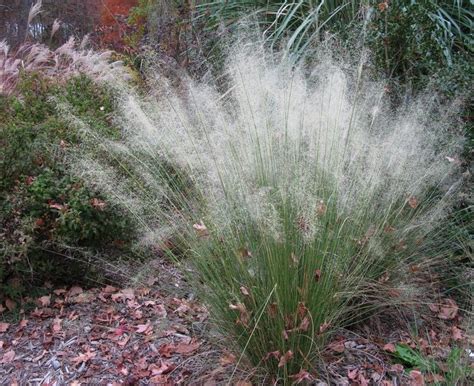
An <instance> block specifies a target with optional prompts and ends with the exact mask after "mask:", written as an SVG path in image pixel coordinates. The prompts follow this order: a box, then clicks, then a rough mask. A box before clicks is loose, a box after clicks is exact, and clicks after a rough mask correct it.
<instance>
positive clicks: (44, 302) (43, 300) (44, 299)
mask: <svg viewBox="0 0 474 386" xmlns="http://www.w3.org/2000/svg"><path fill="white" fill-rule="evenodd" d="M36 304H37V305H38V306H39V307H48V306H49V305H50V304H51V295H48V296H41V297H40V298H38V299H37V300H36Z"/></svg>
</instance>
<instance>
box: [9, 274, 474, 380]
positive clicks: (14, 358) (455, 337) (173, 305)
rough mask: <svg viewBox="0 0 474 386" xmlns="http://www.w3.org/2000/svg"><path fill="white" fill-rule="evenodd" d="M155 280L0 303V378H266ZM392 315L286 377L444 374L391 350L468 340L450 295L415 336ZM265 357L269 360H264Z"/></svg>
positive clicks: (432, 354)
mask: <svg viewBox="0 0 474 386" xmlns="http://www.w3.org/2000/svg"><path fill="white" fill-rule="evenodd" d="M155 280H156V279H155ZM155 280H151V281H150V280H148V282H147V285H145V286H144V285H136V286H134V287H133V288H132V287H128V288H118V287H114V286H111V285H104V286H101V287H100V288H91V289H83V288H81V287H79V286H72V287H68V288H50V291H49V294H47V295H44V296H40V297H37V298H36V299H30V301H33V302H34V305H35V307H34V308H33V309H31V310H30V311H24V312H20V313H17V315H19V316H20V317H19V318H18V319H17V320H9V321H6V320H8V319H6V318H4V317H2V314H4V315H5V314H7V313H8V312H9V310H8V308H11V309H13V308H14V307H17V308H20V307H21V306H20V305H19V304H15V303H13V302H11V301H10V302H5V303H4V304H3V305H0V384H2V385H63V384H64V385H85V384H88V385H90V384H93V385H148V384H151V385H154V384H157V385H158V384H159V385H161V384H164V385H179V384H183V385H188V384H190V385H208V386H210V385H217V384H227V381H228V380H229V379H230V378H231V377H232V382H231V384H234V385H238V386H249V385H252V384H253V385H256V384H272V383H273V382H274V380H272V379H270V378H268V377H265V376H264V375H263V376H262V375H259V370H255V371H247V372H245V371H243V370H239V371H237V372H234V369H235V364H236V362H237V360H238V358H236V357H235V355H232V354H231V353H230V352H228V351H226V349H225V345H226V343H225V340H223V338H222V337H219V335H218V334H216V333H213V332H212V328H211V327H210V326H211V324H210V323H209V321H208V319H209V314H208V311H207V309H206V308H205V307H204V306H202V305H201V304H199V302H198V301H196V300H195V299H194V296H193V294H192V293H186V291H183V289H182V288H180V284H179V280H178V281H176V282H175V285H176V287H175V288H176V291H175V293H174V294H173V291H172V290H171V291H170V290H169V288H168V289H167V290H166V291H163V290H161V289H160V285H157V283H155ZM392 311H393V310H392ZM10 312H11V310H10ZM397 318H398V319H399V315H398V316H395V315H391V311H387V312H386V313H383V314H382V315H380V316H378V317H376V318H372V319H371V320H370V321H368V322H367V323H364V324H363V325H362V326H360V327H357V328H356V329H352V330H351V331H349V330H341V331H340V332H338V333H337V334H336V335H335V337H334V339H333V340H332V341H331V342H330V343H329V344H328V345H327V347H326V349H325V350H324V351H323V352H322V353H321V358H322V361H321V364H320V365H319V368H317V369H313V370H312V371H311V372H309V371H306V370H302V371H300V373H298V374H295V375H293V377H292V379H293V381H294V382H295V383H301V384H315V385H319V386H325V385H360V386H363V385H383V386H398V385H412V386H421V385H425V384H434V383H436V382H443V381H445V379H444V377H445V375H443V372H442V371H440V372H439V373H436V372H430V373H426V372H422V371H420V370H419V369H417V368H416V367H414V368H407V366H406V364H401V363H396V361H393V356H394V353H395V351H396V350H397V347H399V345H405V346H406V347H410V348H413V349H416V350H418V351H419V352H420V353H421V354H422V355H423V356H424V357H426V358H436V360H438V359H443V358H444V359H445V358H446V357H447V356H448V354H449V348H450V346H452V345H453V344H454V345H457V346H463V347H464V346H466V345H468V344H469V340H470V338H469V336H468V333H467V331H466V329H465V328H463V327H461V325H464V322H465V319H464V318H463V316H461V314H460V312H459V309H458V306H457V304H456V302H455V301H454V300H452V299H446V298H444V299H439V301H438V302H436V303H432V304H430V305H429V306H428V305H427V306H426V315H425V316H423V317H421V318H420V319H419V320H417V323H418V325H419V327H420V330H423V331H426V335H423V334H419V335H418V336H416V337H415V336H414V335H413V334H412V333H409V332H408V331H407V329H403V328H400V323H399V322H397V323H394V322H393V321H395V320H398V319H397ZM2 320H3V321H2ZM471 343H472V340H471ZM273 359H275V360H278V358H271V357H269V359H268V360H273ZM470 366H471V367H472V362H471V364H470ZM440 367H441V368H442V366H440ZM446 371H447V370H446ZM438 384H439V383H438Z"/></svg>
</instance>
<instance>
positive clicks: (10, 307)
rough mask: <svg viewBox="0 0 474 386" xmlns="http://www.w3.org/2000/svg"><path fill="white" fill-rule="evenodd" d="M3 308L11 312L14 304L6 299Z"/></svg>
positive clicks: (14, 306)
mask: <svg viewBox="0 0 474 386" xmlns="http://www.w3.org/2000/svg"><path fill="white" fill-rule="evenodd" d="M5 306H6V307H7V308H8V311H13V310H14V309H15V308H16V303H15V302H14V301H13V300H11V299H9V298H7V299H6V300H5Z"/></svg>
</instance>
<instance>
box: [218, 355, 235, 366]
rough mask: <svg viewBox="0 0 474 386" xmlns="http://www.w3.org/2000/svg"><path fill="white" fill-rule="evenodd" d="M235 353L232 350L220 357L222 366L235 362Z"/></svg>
mask: <svg viewBox="0 0 474 386" xmlns="http://www.w3.org/2000/svg"><path fill="white" fill-rule="evenodd" d="M235 360H236V358H235V355H234V354H232V353H230V352H225V353H224V354H223V355H222V356H221V357H220V359H219V362H220V364H221V366H227V365H230V364H233V363H235Z"/></svg>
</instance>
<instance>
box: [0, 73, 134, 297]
mask: <svg viewBox="0 0 474 386" xmlns="http://www.w3.org/2000/svg"><path fill="white" fill-rule="evenodd" d="M18 91H19V93H18V95H19V96H11V97H0V98H1V99H0V122H1V123H0V146H1V154H2V155H1V157H0V177H1V182H0V198H1V203H0V205H1V206H0V223H1V226H2V230H1V233H0V240H1V247H0V288H1V289H2V290H3V291H1V292H4V293H6V294H8V295H10V296H14V295H16V294H19V293H20V292H21V291H22V289H23V288H25V285H28V284H32V283H35V282H37V281H39V280H45V279H48V280H52V281H58V280H59V281H63V282H68V281H80V280H82V279H84V278H85V277H86V276H88V275H90V274H91V270H90V269H89V264H87V263H86V262H85V261H87V260H88V258H86V256H89V257H90V256H93V255H94V254H96V253H101V252H104V251H107V254H109V255H110V254H114V253H115V254H116V253H120V251H122V250H123V249H124V248H126V247H127V243H126V242H125V241H124V240H130V239H131V235H133V224H132V222H131V221H130V220H129V219H128V217H127V216H124V215H123V213H121V212H120V211H119V210H118V209H117V208H115V207H113V206H112V205H110V204H109V203H108V202H106V201H105V200H104V198H103V197H101V196H100V195H99V194H98V193H97V192H94V191H92V190H91V189H90V188H88V187H87V186H86V185H85V184H84V182H83V181H81V180H80V179H79V178H77V177H74V176H73V175H72V174H71V173H70V172H69V170H68V167H67V163H66V157H67V155H68V152H69V151H70V150H71V149H74V148H75V147H76V146H79V145H80V142H79V135H78V131H77V129H76V128H74V127H72V125H71V124H68V123H67V122H66V120H64V119H63V118H62V117H61V116H59V115H58V113H57V110H56V108H55V103H56V102H55V101H53V100H52V98H53V97H54V98H56V100H60V101H64V102H66V103H68V105H70V106H71V108H73V109H74V114H76V115H77V116H79V117H81V119H83V120H84V121H85V122H87V123H88V124H89V125H90V126H91V127H92V128H93V129H94V130H96V131H97V132H98V133H100V134H101V135H104V136H106V137H107V138H114V139H117V138H118V137H119V136H120V131H119V129H117V128H115V127H114V126H113V124H112V123H111V120H110V119H109V115H110V113H111V112H112V111H113V108H114V103H113V97H112V96H111V94H110V92H108V91H107V90H106V89H104V88H100V87H98V86H97V85H95V84H94V83H93V82H92V81H90V80H89V79H87V78H86V77H78V78H74V79H71V80H69V81H68V82H67V83H66V84H61V85H60V84H57V82H52V81H49V80H46V79H44V78H42V77H41V76H39V75H32V76H28V77H23V79H22V81H21V83H20V85H19V90H18Z"/></svg>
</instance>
